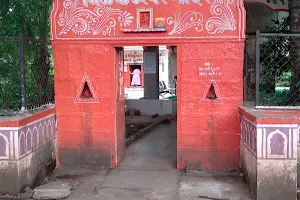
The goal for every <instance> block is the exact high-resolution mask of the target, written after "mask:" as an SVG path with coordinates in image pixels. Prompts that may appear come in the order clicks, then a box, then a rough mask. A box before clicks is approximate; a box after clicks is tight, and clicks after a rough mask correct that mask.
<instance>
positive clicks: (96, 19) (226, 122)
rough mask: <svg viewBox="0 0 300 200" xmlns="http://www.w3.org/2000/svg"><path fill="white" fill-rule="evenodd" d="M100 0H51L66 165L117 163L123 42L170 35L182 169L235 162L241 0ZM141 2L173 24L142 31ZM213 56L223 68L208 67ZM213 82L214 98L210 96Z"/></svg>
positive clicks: (163, 40)
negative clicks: (87, 92)
mask: <svg viewBox="0 0 300 200" xmlns="http://www.w3.org/2000/svg"><path fill="white" fill-rule="evenodd" d="M89 2H92V3H89ZM101 2H102V3H100V1H98V0H95V1H89V0H54V4H53V12H52V17H51V22H52V23H51V24H52V29H51V30H52V45H53V50H54V62H55V90H56V104H57V105H56V112H57V121H58V129H57V131H58V133H57V138H58V155H59V158H58V159H59V161H60V163H61V165H62V166H64V165H74V164H75V165H97V166H103V167H114V166H116V165H117V163H118V162H119V161H120V159H121V156H122V155H123V153H124V151H125V148H124V144H125V143H124V141H125V140H124V139H125V130H124V113H123V110H122V109H123V104H122V101H123V99H122V98H121V99H120V96H122V95H123V94H121V91H122V90H121V89H120V88H122V87H123V86H124V82H122V81H119V82H118V80H120V76H121V77H122V76H123V72H122V70H120V69H121V68H118V66H116V65H118V62H119V59H118V58H117V57H118V53H117V52H116V50H115V47H118V46H125V45H138V46H155V45H163V44H165V45H169V46H172V45H176V46H177V51H178V52H177V56H178V58H177V63H178V69H177V71H178V102H177V103H178V128H177V136H178V137H177V138H178V145H177V150H178V154H177V156H178V159H177V166H178V168H179V169H183V168H186V167H187V168H192V169H204V168H210V169H233V168H237V167H238V164H239V144H238V143H239V132H240V129H239V119H238V108H239V106H240V105H241V102H242V88H243V87H242V84H243V81H242V69H243V50H244V38H245V35H244V29H245V11H244V8H243V1H242V0H207V1H201V2H199V3H198V4H195V3H194V2H195V1H193V2H189V1H184V2H181V0H176V1H171V0H159V1H157V2H156V1H155V0H152V1H147V2H146V1H142V2H141V1H138V0H136V1H133V0H130V1H128V2H127V0H124V1H122V3H124V4H126V5H122V3H121V1H115V0H114V1H113V0H111V2H110V1H101ZM104 4H105V5H104ZM158 5H159V6H158ZM139 9H152V10H153V22H152V23H151V25H154V23H155V22H154V21H155V18H158V17H159V18H165V21H166V29H165V30H163V31H162V30H161V29H160V30H155V29H154V28H149V29H148V30H147V31H145V30H138V29H137V22H138V21H139V18H138V11H139ZM205 63H206V64H205ZM207 63H210V67H213V69H214V70H216V71H215V73H213V74H211V72H212V71H211V69H210V70H207V67H208V66H207ZM119 72H120V73H119ZM118 74H119V76H118ZM123 80H124V77H123ZM83 82H88V84H89V87H90V88H92V89H91V90H92V91H91V93H93V97H94V98H92V99H88V100H86V99H80V98H79V97H80V95H79V94H80V89H81V88H82V87H81V84H82V83H83ZM211 85H213V86H214V89H215V91H216V95H217V98H216V99H215V100H209V99H206V95H207V92H208V91H209V88H210V86H211Z"/></svg>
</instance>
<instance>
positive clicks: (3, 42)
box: [0, 35, 54, 115]
mask: <svg viewBox="0 0 300 200" xmlns="http://www.w3.org/2000/svg"><path fill="white" fill-rule="evenodd" d="M51 55H52V53H51V46H50V44H49V42H48V41H42V40H37V39H33V38H28V37H23V36H22V35H20V36H19V37H3V36H0V115H13V114H16V113H18V112H19V111H29V110H34V109H39V108H41V107H43V106H44V105H47V104H52V103H54V70H53V62H52V56H51Z"/></svg>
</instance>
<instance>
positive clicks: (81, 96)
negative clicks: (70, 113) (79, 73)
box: [74, 73, 99, 103]
mask: <svg viewBox="0 0 300 200" xmlns="http://www.w3.org/2000/svg"><path fill="white" fill-rule="evenodd" d="M74 102H75V103H99V99H98V98H97V96H96V93H95V90H94V87H93V85H92V83H91V81H90V79H89V77H88V76H87V74H86V73H84V75H83V77H82V80H81V83H80V87H79V89H78V91H77V95H76V99H75V101H74Z"/></svg>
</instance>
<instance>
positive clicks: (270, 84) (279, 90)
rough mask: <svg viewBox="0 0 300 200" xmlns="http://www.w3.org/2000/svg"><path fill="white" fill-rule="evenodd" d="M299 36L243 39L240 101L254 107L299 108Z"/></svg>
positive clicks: (255, 36) (274, 34)
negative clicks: (242, 93) (242, 73)
mask: <svg viewBox="0 0 300 200" xmlns="http://www.w3.org/2000/svg"><path fill="white" fill-rule="evenodd" d="M299 89H300V34H280V33H260V32H259V31H257V32H256V35H252V36H247V39H246V43H245V62H244V101H246V102H253V104H254V105H255V106H256V107H287V108H288V107H290V108H296V107H297V108H298V107H299V108H300V90H299Z"/></svg>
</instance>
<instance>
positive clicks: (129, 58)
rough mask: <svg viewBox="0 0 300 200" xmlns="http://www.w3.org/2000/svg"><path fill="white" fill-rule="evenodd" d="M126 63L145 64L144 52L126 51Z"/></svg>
mask: <svg viewBox="0 0 300 200" xmlns="http://www.w3.org/2000/svg"><path fill="white" fill-rule="evenodd" d="M124 63H125V65H128V64H143V51H139V50H125V51H124Z"/></svg>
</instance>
